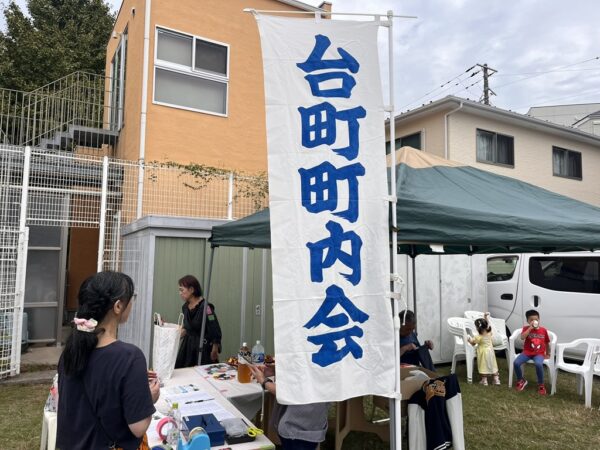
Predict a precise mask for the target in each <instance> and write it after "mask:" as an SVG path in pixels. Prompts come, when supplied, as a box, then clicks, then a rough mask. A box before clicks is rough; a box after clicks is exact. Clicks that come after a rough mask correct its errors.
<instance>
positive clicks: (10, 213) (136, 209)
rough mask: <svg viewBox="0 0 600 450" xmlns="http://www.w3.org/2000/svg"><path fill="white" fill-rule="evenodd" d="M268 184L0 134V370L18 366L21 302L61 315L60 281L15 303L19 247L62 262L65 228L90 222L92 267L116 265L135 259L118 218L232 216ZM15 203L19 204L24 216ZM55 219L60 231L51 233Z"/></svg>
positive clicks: (259, 197) (68, 232) (253, 205)
mask: <svg viewBox="0 0 600 450" xmlns="http://www.w3.org/2000/svg"><path fill="white" fill-rule="evenodd" d="M23 174H28V175H27V176H26V177H24V176H23ZM266 189H267V184H266V177H264V176H262V175H261V176H256V177H249V176H240V175H238V174H235V173H233V172H226V171H222V170H217V169H212V168H207V167H203V166H180V165H176V164H162V165H161V164H146V165H141V164H139V163H137V162H134V161H125V160H117V159H110V158H108V157H100V156H90V155H83V154H78V153H77V152H75V153H74V152H61V151H46V150H42V149H39V148H35V149H33V150H30V149H29V148H27V149H26V148H24V147H11V146H6V145H1V144H0V194H1V195H0V377H1V376H3V375H6V374H11V373H12V374H14V373H15V371H16V372H18V370H19V369H18V365H19V358H18V355H16V354H17V353H18V352H19V351H20V350H19V349H20V337H21V333H20V323H21V322H20V321H21V320H22V315H23V310H24V309H25V310H28V311H31V312H32V313H33V315H34V316H35V317H37V320H38V321H40V320H43V318H44V317H53V318H55V319H54V320H55V321H56V322H58V326H60V325H61V323H62V317H61V315H62V314H61V313H62V305H63V304H64V291H61V289H63V287H60V288H59V289H57V290H56V299H55V300H52V301H50V300H49V299H48V298H45V299H41V300H39V301H38V300H35V301H36V302H37V303H31V302H30V301H31V300H27V299H25V303H24V304H23V301H22V299H23V297H25V296H26V294H27V293H30V294H31V295H34V294H33V292H34V290H32V289H30V287H29V285H28V288H27V289H28V290H27V292H25V288H24V287H23V288H22V289H21V290H19V286H18V283H19V273H18V264H19V261H20V262H21V264H23V261H27V253H29V254H30V255H31V256H32V258H30V264H29V265H30V266H31V267H39V266H35V265H34V264H33V262H32V261H34V260H35V261H38V262H37V263H36V264H41V262H39V261H42V262H44V263H45V264H48V261H51V258H52V257H53V256H52V255H53V254H52V253H50V252H51V251H55V254H56V264H55V265H58V266H60V267H63V269H64V267H66V265H65V264H64V263H61V261H63V259H61V258H65V257H66V256H64V255H65V254H66V249H67V248H69V255H71V254H72V253H73V248H72V246H73V245H75V244H74V243H73V241H71V240H70V237H71V236H72V235H73V232H74V231H75V230H80V229H98V235H99V237H98V242H93V243H92V246H91V247H90V248H92V249H93V248H94V245H95V251H94V252H93V254H90V255H87V258H88V259H89V258H94V260H95V261H97V265H96V268H97V269H98V270H102V269H110V270H119V269H120V268H121V267H122V263H123V262H124V261H127V262H129V263H133V264H135V263H136V262H137V263H139V261H137V259H139V256H138V255H139V252H138V251H136V250H135V248H134V247H132V246H129V247H124V246H123V240H122V238H121V232H122V229H123V227H124V226H126V225H127V224H130V223H132V222H133V221H135V220H136V219H137V218H138V217H141V216H147V215H160V216H171V217H173V216H179V217H196V218H210V219H215V218H220V219H234V218H239V217H243V216H246V215H248V214H251V213H253V212H255V211H257V210H259V209H262V208H263V207H265V206H266V201H267V192H266ZM24 190H25V193H26V195H25V197H24V198H25V199H26V200H25V201H23V200H22V193H23V192H24ZM24 208H25V209H24ZM21 211H26V214H25V221H24V222H23V220H20V214H21ZM25 227H27V228H26V229H25ZM56 228H60V230H62V231H61V233H62V234H61V233H58V234H56V233H53V232H52V229H56ZM30 229H31V230H35V233H32V238H31V239H32V240H31V241H30V243H33V244H32V245H31V246H30V247H29V252H28V250H27V247H25V249H22V250H21V251H19V239H21V241H23V236H26V235H27V231H28V230H30ZM53 236H56V238H54V237H53ZM60 236H63V237H62V238H60ZM65 236H66V241H67V242H64V241H65ZM44 239H46V240H47V242H46V241H44ZM53 239H56V242H54V241H52V240H53ZM50 241H52V242H50ZM88 244H90V243H89V242H88ZM98 249H100V251H98ZM61 251H62V253H61ZM23 252H25V254H24V255H23V254H20V253H23ZM32 252H34V253H32ZM44 252H45V253H44ZM61 254H62V255H63V256H60V255H61ZM69 257H70V256H69ZM20 258H21V259H20ZM23 258H24V259H23ZM36 258H37V259H36ZM61 264H62V266H61ZM42 267H43V266H42ZM46 267H48V266H46ZM27 275H28V277H29V278H30V279H28V283H30V282H31V283H30V284H31V285H32V286H34V287H35V286H37V284H36V283H38V284H39V282H36V281H35V280H34V279H33V278H34V277H35V276H36V274H34V273H30V271H29V270H28V272H27ZM59 279H61V278H60V274H59ZM62 280H63V281H64V275H63V278H62ZM23 281H24V280H23ZM19 302H21V303H20V304H19ZM28 302H30V303H28ZM28 308H29V309H28ZM44 308H45V309H44ZM53 308H54V309H53ZM49 320H50V321H52V320H51V319H49ZM17 322H18V324H19V325H18V327H17ZM17 332H18V334H17ZM17 338H18V339H17ZM17 341H19V342H17Z"/></svg>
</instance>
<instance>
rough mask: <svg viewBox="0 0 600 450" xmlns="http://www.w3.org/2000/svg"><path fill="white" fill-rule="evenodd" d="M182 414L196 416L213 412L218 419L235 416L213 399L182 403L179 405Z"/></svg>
mask: <svg viewBox="0 0 600 450" xmlns="http://www.w3.org/2000/svg"><path fill="white" fill-rule="evenodd" d="M179 410H180V411H181V415H182V416H197V415H200V414H213V415H214V416H215V418H216V419H217V420H219V421H221V420H223V419H232V418H234V417H235V416H234V415H233V414H231V413H230V412H229V411H227V410H226V409H225V408H223V407H222V406H221V404H220V403H219V402H217V401H215V400H206V401H202V402H197V403H183V404H182V405H179Z"/></svg>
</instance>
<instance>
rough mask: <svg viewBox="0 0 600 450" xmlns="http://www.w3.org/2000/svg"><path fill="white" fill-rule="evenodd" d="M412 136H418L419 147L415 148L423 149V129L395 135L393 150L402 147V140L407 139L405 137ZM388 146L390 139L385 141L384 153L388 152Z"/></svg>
mask: <svg viewBox="0 0 600 450" xmlns="http://www.w3.org/2000/svg"><path fill="white" fill-rule="evenodd" d="M414 136H419V147H418V148H417V150H423V131H416V132H414V133H408V134H405V135H404V136H400V137H397V138H396V139H394V141H395V145H394V148H395V150H398V149H400V148H402V147H403V146H404V144H403V141H405V140H407V138H413V137H414ZM390 147H391V145H390V141H387V142H386V143H385V153H386V155H387V154H389V153H390ZM415 148H416V147H415Z"/></svg>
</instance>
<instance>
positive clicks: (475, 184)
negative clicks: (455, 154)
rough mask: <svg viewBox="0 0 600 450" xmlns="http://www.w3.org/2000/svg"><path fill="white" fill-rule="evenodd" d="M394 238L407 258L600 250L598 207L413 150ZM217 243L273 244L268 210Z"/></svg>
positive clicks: (404, 164)
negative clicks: (454, 254) (424, 255)
mask: <svg viewBox="0 0 600 450" xmlns="http://www.w3.org/2000/svg"><path fill="white" fill-rule="evenodd" d="M396 175H397V184H396V186H397V189H396V192H397V196H398V203H397V208H396V210H397V223H398V226H397V229H396V231H397V233H398V242H399V251H401V252H402V253H414V254H424V253H425V254H431V253H437V252H438V251H439V247H434V248H436V250H435V251H434V250H433V249H432V247H430V245H431V244H435V245H438V246H439V245H442V246H443V251H444V253H462V254H465V253H466V254H470V253H503V252H555V251H574V250H595V249H600V208H597V207H595V206H592V205H588V204H586V203H583V202H580V201H577V200H573V199H571V198H568V197H565V196H562V195H559V194H555V193H553V192H550V191H547V190H545V189H542V188H539V187H536V186H533V185H531V184H528V183H525V182H523V181H519V180H516V179H514V178H509V177H504V176H501V175H496V174H493V173H491V172H487V171H484V170H480V169H476V168H474V167H470V166H466V165H463V164H459V163H455V162H452V161H448V160H445V159H443V158H438V157H436V156H433V155H431V154H427V153H424V152H421V151H419V150H415V149H412V148H407V147H405V148H403V149H402V150H401V151H399V152H398V160H397V166H396ZM211 241H212V244H213V245H214V246H236V247H251V248H268V247H270V224H269V211H268V209H265V210H263V211H260V212H258V213H256V214H253V215H251V216H248V217H246V218H244V219H240V220H237V221H235V222H231V223H227V224H224V225H219V226H216V227H214V228H213V232H212V238H211Z"/></svg>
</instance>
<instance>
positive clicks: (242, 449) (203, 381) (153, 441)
mask: <svg viewBox="0 0 600 450" xmlns="http://www.w3.org/2000/svg"><path fill="white" fill-rule="evenodd" d="M236 383H237V381H236ZM189 384H193V385H196V386H198V387H199V388H200V389H201V390H203V391H205V392H206V393H207V394H210V396H211V397H212V398H214V399H215V400H216V401H218V402H219V404H220V405H221V406H222V407H223V408H224V409H226V410H227V411H229V412H230V413H232V414H233V415H234V416H236V417H242V416H243V414H242V413H241V411H239V410H238V409H237V408H236V407H235V406H233V405H232V404H231V403H230V402H229V401H228V400H227V398H225V396H224V395H223V394H222V393H221V392H220V391H219V389H216V388H215V387H214V385H213V383H211V382H209V381H208V379H207V377H205V376H201V375H200V373H199V372H198V371H196V370H195V369H193V368H187V369H176V370H175V371H174V372H173V376H172V377H171V378H170V379H169V380H167V381H165V386H164V388H169V387H172V386H182V385H189ZM238 384H240V383H238ZM254 386H256V387H258V389H260V386H258V385H257V384H256V383H254ZM163 390H164V389H161V398H160V399H159V400H158V402H156V410H157V411H158V412H159V413H166V412H168V409H169V405H168V404H167V402H166V401H165V399H164V396H163ZM151 426H154V422H153V424H152V425H151ZM149 431H150V430H149ZM148 440H149V444H150V447H152V446H154V445H158V444H160V442H159V440H158V438H156V437H154V436H153V433H150V432H149V433H148ZM227 447H231V449H232V450H256V449H258V448H260V449H261V450H262V449H265V450H267V449H274V448H275V446H274V445H273V443H272V442H271V441H270V440H269V439H267V438H266V437H265V436H263V435H260V436H257V437H256V440H255V441H254V442H247V443H244V444H234V445H230V444H227V443H225V444H223V445H218V446H216V447H212V449H214V450H219V449H223V448H227Z"/></svg>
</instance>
